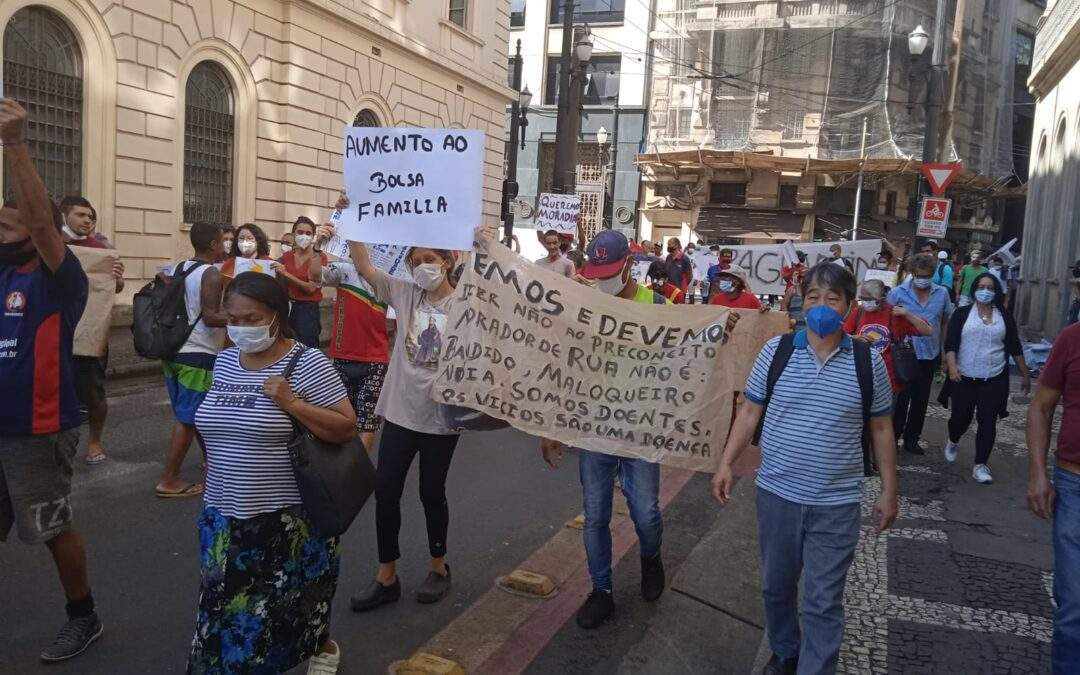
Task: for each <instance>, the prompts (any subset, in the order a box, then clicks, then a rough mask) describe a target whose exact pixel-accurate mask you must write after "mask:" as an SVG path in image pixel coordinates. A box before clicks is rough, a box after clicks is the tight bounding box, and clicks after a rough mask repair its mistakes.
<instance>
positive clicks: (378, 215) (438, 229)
mask: <svg viewBox="0 0 1080 675" xmlns="http://www.w3.org/2000/svg"><path fill="white" fill-rule="evenodd" d="M344 154H345V192H346V194H348V196H349V208H348V209H347V210H345V211H344V212H343V213H342V216H341V224H340V225H339V226H338V231H339V234H340V236H341V237H342V238H343V239H347V240H349V241H363V242H370V243H375V244H394V245H399V246H425V247H430V248H443V249H451V250H458V251H465V250H469V249H471V248H472V244H473V230H475V229H476V226H477V225H480V224H481V208H482V205H483V194H482V190H483V156H484V132H483V131H479V130H476V129H414V128H406V127H401V128H393V129H378V128H369V127H347V128H346V130H345V153H344Z"/></svg>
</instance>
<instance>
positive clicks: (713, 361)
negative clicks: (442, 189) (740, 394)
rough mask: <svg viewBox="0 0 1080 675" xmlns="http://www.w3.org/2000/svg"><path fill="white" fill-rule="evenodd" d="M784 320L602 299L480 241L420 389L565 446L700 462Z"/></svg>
mask: <svg viewBox="0 0 1080 675" xmlns="http://www.w3.org/2000/svg"><path fill="white" fill-rule="evenodd" d="M736 315H737V317H738V318H737V319H736ZM787 327H788V318H787V316H786V315H782V314H779V313H769V314H759V313H757V312H739V310H729V309H727V308H724V307H719V306H693V307H688V306H686V305H652V304H648V305H647V304H640V303H636V302H633V301H631V300H624V299H622V298H616V297H612V296H608V295H605V294H603V293H601V292H600V291H598V290H596V289H594V288H591V287H588V286H584V285H582V284H579V283H578V282H575V281H573V280H571V279H567V278H565V277H562V276H559V275H557V274H554V273H553V272H550V271H548V270H545V269H543V268H541V267H538V266H536V265H534V264H533V263H531V262H529V261H528V260H526V259H524V258H522V257H520V256H518V255H515V254H514V253H512V252H511V251H510V250H509V249H507V248H505V247H504V246H502V245H500V244H496V243H493V242H483V243H481V244H480V245H479V247H478V249H477V251H476V253H475V254H474V255H473V257H472V261H471V265H470V266H469V267H468V268H467V269H466V271H465V273H464V275H463V276H462V278H461V281H460V282H459V283H458V286H457V290H456V291H455V302H454V305H453V308H452V309H451V312H450V316H449V317H448V319H447V323H446V330H445V332H444V334H443V349H442V355H441V358H440V361H439V367H438V375H437V377H436V380H435V384H434V385H433V387H432V390H431V395H432V398H433V399H435V400H436V401H439V402H442V403H451V404H455V405H462V406H467V407H469V408H473V409H476V410H480V411H482V412H485V413H487V414H489V415H491V416H493V417H496V418H499V419H502V420H506V421H507V422H509V423H510V424H511V425H512V426H514V427H516V428H517V429H520V430H521V431H525V432H527V433H530V434H533V435H536V436H542V437H547V438H553V439H557V440H559V441H562V442H564V443H566V444H568V445H571V446H574V447H578V448H585V449H588V450H595V451H597V452H604V453H608V454H613V455H620V456H623V457H638V458H642V459H646V460H649V461H655V462H662V463H664V464H669V465H672V466H679V467H684V468H689V469H694V470H699V471H710V470H713V469H714V468H715V466H716V463H717V461H718V459H719V456H720V453H721V451H722V450H723V447H724V442H725V440H726V439H727V433H728V427H729V425H730V422H731V413H732V401H733V399H734V394H735V392H736V391H738V390H741V389H742V388H743V385H744V383H745V381H746V377H747V375H748V374H749V370H750V367H751V366H752V364H753V361H754V357H755V356H757V353H758V351H759V350H760V349H761V346H762V345H763V344H764V343H765V341H766V340H767V339H768V338H770V337H772V336H774V335H778V334H780V333H782V332H785V331H786V330H787Z"/></svg>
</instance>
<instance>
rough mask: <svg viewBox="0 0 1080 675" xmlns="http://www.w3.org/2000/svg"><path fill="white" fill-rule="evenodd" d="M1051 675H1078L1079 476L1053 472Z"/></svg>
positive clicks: (1061, 471)
mask: <svg viewBox="0 0 1080 675" xmlns="http://www.w3.org/2000/svg"><path fill="white" fill-rule="evenodd" d="M1054 489H1055V490H1056V491H1057V498H1056V499H1055V500H1054V525H1053V527H1054V533H1053V534H1054V602H1055V603H1057V609H1055V610H1054V638H1053V641H1052V642H1051V643H1050V660H1051V662H1052V663H1053V664H1054V675H1066V674H1067V673H1069V674H1071V673H1080V475H1077V474H1075V473H1071V472H1069V471H1065V470H1064V469H1062V468H1060V467H1058V468H1055V469H1054Z"/></svg>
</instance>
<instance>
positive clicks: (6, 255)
mask: <svg viewBox="0 0 1080 675" xmlns="http://www.w3.org/2000/svg"><path fill="white" fill-rule="evenodd" d="M25 128H26V111H25V110H23V108H22V107H21V106H19V104H18V103H16V102H15V101H14V100H13V99H9V98H5V99H0V142H2V143H3V154H4V159H6V160H7V171H8V173H7V178H8V181H9V185H10V186H11V187H12V188H13V192H14V194H15V199H14V200H13V201H12V200H9V201H6V202H5V203H4V206H3V208H2V209H0V298H2V299H3V302H4V306H3V314H2V315H0V400H2V401H3V402H4V404H3V405H2V406H0V540H6V539H7V536H8V533H9V532H10V531H11V529H12V527H14V528H15V531H16V532H17V533H18V535H19V539H21V540H22V541H24V542H26V543H30V544H36V543H44V544H45V545H46V546H48V548H49V551H50V552H51V553H52V556H53V560H54V561H55V563H56V568H57V571H58V572H59V575H60V583H61V584H62V585H63V587H64V593H65V595H66V596H67V614H68V622H67V623H66V624H65V625H64V627H63V628H62V629H61V630H60V633H59V634H58V635H57V637H56V639H55V640H54V641H53V643H52V644H51V645H49V646H48V647H46V648H45V650H44V651H43V652H42V653H41V659H42V660H44V661H62V660H64V659H68V658H71V657H73V656H76V655H78V654H80V653H81V652H82V651H83V650H85V649H86V648H87V647H88V646H89V645H90V643H91V642H93V641H94V640H96V639H97V638H98V637H99V636H100V635H101V632H102V625H101V621H100V620H99V619H98V616H97V614H96V613H95V612H94V599H93V596H91V594H90V583H89V581H88V579H87V574H86V551H85V549H84V545H83V540H82V537H81V536H80V535H79V533H78V532H76V531H75V530H74V529H73V528H72V526H71V502H70V500H69V497H70V494H71V474H72V458H73V457H74V456H75V448H76V446H77V445H78V440H79V432H78V426H79V423H80V421H81V420H80V406H79V399H78V396H77V395H76V392H75V366H74V358H73V356H72V342H73V340H74V336H75V325H76V324H77V323H78V322H79V317H80V316H82V312H83V308H84V307H85V306H86V296H87V290H88V289H87V280H86V274H85V273H84V272H83V269H82V266H81V265H80V264H79V261H78V259H77V258H76V257H75V255H74V254H73V253H72V252H71V251H70V250H68V248H67V246H65V245H64V242H63V239H62V238H61V236H60V227H61V225H62V222H61V218H60V212H59V210H58V209H57V208H56V206H55V205H53V204H52V202H50V201H49V197H48V194H47V193H46V192H45V185H44V184H43V183H42V182H41V178H40V177H38V175H37V172H36V171H35V169H34V161H33V160H32V159H31V158H30V153H29V151H28V149H27V147H26V139H25Z"/></svg>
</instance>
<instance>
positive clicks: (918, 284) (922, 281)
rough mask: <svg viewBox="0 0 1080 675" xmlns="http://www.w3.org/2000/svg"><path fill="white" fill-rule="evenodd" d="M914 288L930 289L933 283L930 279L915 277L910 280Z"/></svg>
mask: <svg viewBox="0 0 1080 675" xmlns="http://www.w3.org/2000/svg"><path fill="white" fill-rule="evenodd" d="M911 283H912V285H914V286H915V288H924V289H925V288H930V287H931V286H932V285H933V284H934V282H933V280H932V279H931V278H930V277H915V278H913V279H912V280H911Z"/></svg>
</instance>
